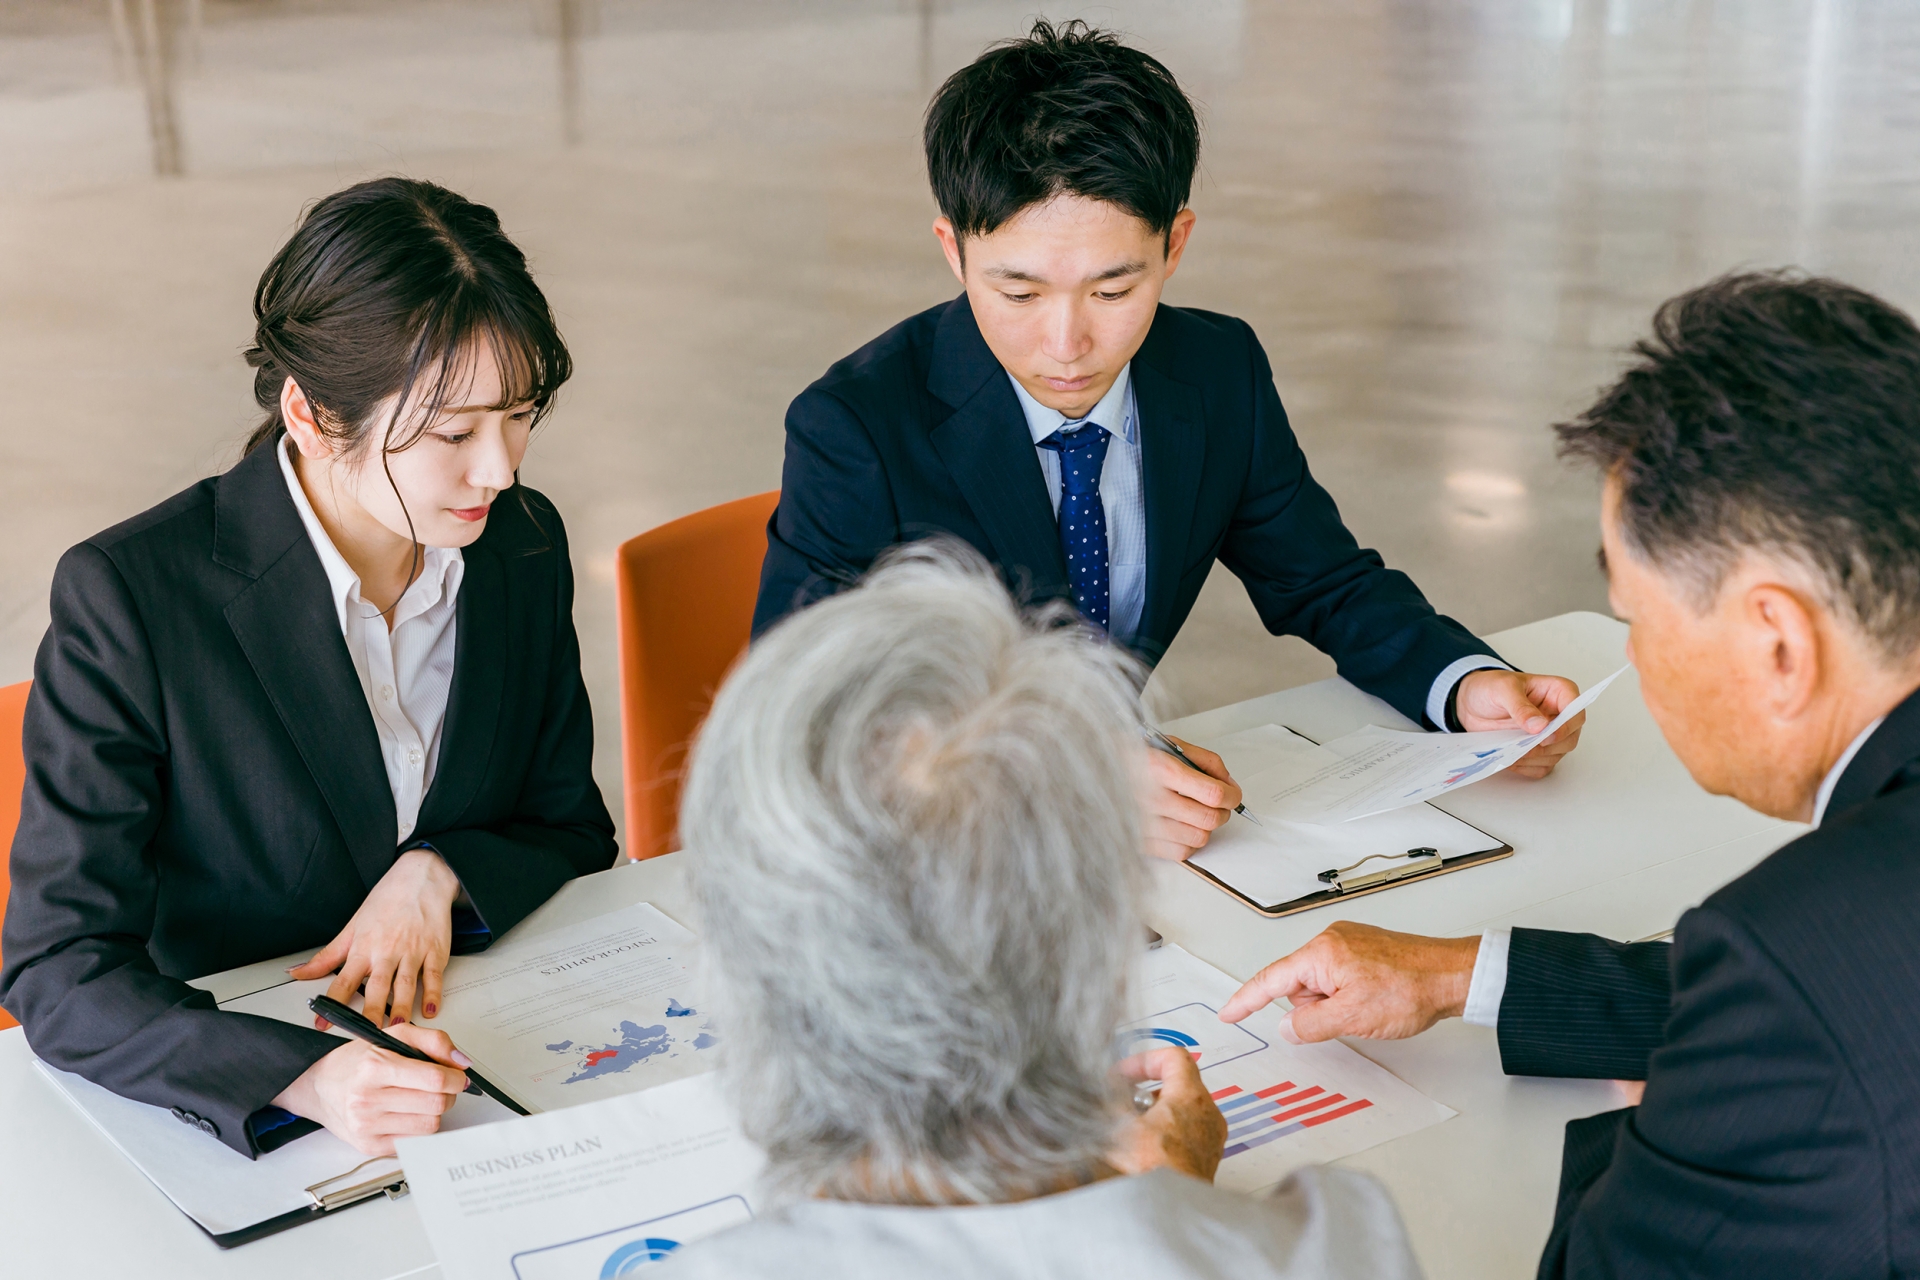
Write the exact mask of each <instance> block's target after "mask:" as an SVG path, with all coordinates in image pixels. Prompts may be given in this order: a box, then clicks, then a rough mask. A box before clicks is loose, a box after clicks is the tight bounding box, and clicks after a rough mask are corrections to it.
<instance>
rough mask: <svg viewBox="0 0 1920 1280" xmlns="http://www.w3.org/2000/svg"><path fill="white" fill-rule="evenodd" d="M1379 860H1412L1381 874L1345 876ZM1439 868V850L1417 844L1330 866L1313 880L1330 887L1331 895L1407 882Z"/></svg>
mask: <svg viewBox="0 0 1920 1280" xmlns="http://www.w3.org/2000/svg"><path fill="white" fill-rule="evenodd" d="M1381 858H1410V859H1412V861H1410V862H1406V863H1403V864H1401V865H1400V866H1397V867H1388V868H1387V869H1386V870H1385V871H1370V872H1368V873H1367V874H1366V875H1363V876H1349V875H1348V874H1347V873H1348V872H1350V871H1353V870H1356V869H1357V868H1360V867H1364V866H1366V865H1367V863H1369V862H1373V861H1376V860H1378V859H1381ZM1441 865H1442V859H1441V857H1440V851H1439V850H1438V849H1436V848H1434V847H1433V846H1431V845H1421V846H1420V847H1419V848H1417V849H1409V850H1407V851H1406V852H1405V853H1376V854H1372V855H1370V856H1368V857H1365V858H1362V859H1360V861H1358V862H1355V863H1353V864H1351V865H1349V866H1345V867H1331V868H1329V869H1328V870H1326V871H1322V872H1321V873H1320V874H1319V876H1318V877H1316V878H1317V879H1318V880H1319V881H1320V882H1321V883H1322V884H1325V885H1329V886H1331V887H1332V889H1333V891H1334V892H1335V893H1352V892H1355V891H1357V890H1360V889H1371V888H1375V887H1376V886H1379V885H1383V884H1392V883H1393V882H1394V881H1396V880H1411V879H1412V878H1413V877H1415V876H1424V875H1426V874H1428V873H1429V872H1432V871H1438V870H1439V869H1440V867H1441Z"/></svg>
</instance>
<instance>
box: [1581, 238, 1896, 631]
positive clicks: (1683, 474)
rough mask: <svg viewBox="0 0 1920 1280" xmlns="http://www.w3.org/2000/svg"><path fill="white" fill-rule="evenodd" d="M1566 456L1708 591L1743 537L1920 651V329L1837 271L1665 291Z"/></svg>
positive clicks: (1645, 556) (1630, 527)
mask: <svg viewBox="0 0 1920 1280" xmlns="http://www.w3.org/2000/svg"><path fill="white" fill-rule="evenodd" d="M1634 352H1635V354H1637V355H1638V356H1639V357H1640V358H1639V361H1638V362H1637V363H1636V364H1635V365H1634V366H1633V367H1632V368H1630V369H1628V370H1627V372H1626V373H1625V374H1624V375H1622V376H1621V378H1620V380H1619V381H1618V382H1616V383H1615V384H1614V385H1613V386H1612V387H1610V388H1608V389H1607V391H1605V392H1604V393H1603V394H1602V395H1601V397H1600V399H1599V400H1598V401H1597V402H1596V403H1595V404H1594V405H1593V407H1592V408H1590V409H1588V410H1587V411H1586V412H1585V413H1583V414H1581V415H1580V416H1579V417H1578V418H1576V419H1575V420H1573V421H1572V422H1565V423H1561V424H1560V425H1559V426H1557V427H1556V428H1554V430H1555V431H1556V432H1557V433H1558V434H1559V437H1560V449H1561V452H1562V453H1563V454H1568V455H1572V456H1575V457H1580V458H1584V459H1587V460H1589V461H1591V462H1594V463H1597V464H1598V465H1599V466H1600V468H1601V469H1602V470H1603V471H1605V472H1606V474H1607V475H1609V476H1610V477H1612V478H1613V479H1614V480H1615V481H1616V482H1617V484H1618V486H1619V497H1620V507H1619V517H1618V518H1619V532H1620V536H1621V539H1622V541H1623V542H1624V543H1625V544H1626V545H1627V548H1628V549H1629V551H1631V552H1632V553H1633V554H1634V555H1635V556H1636V557H1637V558H1639V559H1640V560H1641V561H1642V562H1643V563H1647V564H1649V565H1652V566H1654V567H1656V568H1658V569H1660V570H1662V571H1664V572H1667V573H1669V574H1672V575H1674V576H1677V577H1679V578H1680V579H1681V581H1682V582H1683V583H1684V584H1685V585H1686V586H1687V587H1688V589H1689V591H1690V592H1691V593H1692V594H1693V595H1694V597H1695V602H1696V603H1697V604H1699V605H1700V606H1702V607H1704V606H1705V605H1706V604H1708V603H1710V602H1711V600H1712V599H1713V598H1714V596H1716V595H1717V594H1718V592H1719V589H1720V586H1721V584H1722V583H1723V582H1724V581H1725V577H1726V574H1727V572H1728V571H1729V570H1730V569H1731V568H1732V567H1733V566H1734V564H1735V562H1736V561H1737V560H1738V559H1739V558H1740V556H1741V554H1742V553H1743V552H1745V551H1748V550H1755V551H1760V552H1762V553H1768V554H1774V555H1780V556H1785V557H1787V558H1789V559H1791V560H1794V561H1798V562H1799V563H1800V564H1802V565H1804V566H1806V568H1807V569H1809V570H1810V571H1812V573H1813V574H1814V576H1815V578H1816V579H1817V581H1818V582H1819V583H1820V584H1822V585H1823V587H1824V589H1825V593H1826V595H1827V603H1828V605H1829V606H1830V607H1832V608H1833V609H1834V610H1835V611H1836V612H1838V613H1840V614H1841V615H1842V616H1843V617H1850V618H1851V620H1852V621H1853V622H1854V623H1855V624H1857V625H1858V626H1859V628H1860V629H1861V630H1862V631H1863V632H1864V633H1865V634H1866V635H1867V636H1868V637H1869V638H1871V639H1872V640H1873V641H1874V642H1875V643H1877V645H1878V646H1879V647H1880V649H1881V650H1882V652H1883V654H1884V655H1885V656H1886V657H1887V658H1889V659H1893V660H1895V661H1900V660H1904V659H1905V658H1907V657H1909V656H1911V655H1912V654H1913V653H1914V652H1915V650H1916V649H1920V329H1916V328H1915V327H1914V323H1913V321H1912V319H1910V318H1909V317H1908V316H1907V315H1906V313H1905V312H1902V311H1900V310H1899V309H1897V308H1895V307H1893V306H1891V305H1889V304H1888V303H1886V302H1883V301H1881V300H1880V299H1879V298H1876V297H1874V296H1873V295H1872V294H1870V293H1866V292H1864V291H1862V290H1860V289H1856V288H1853V287H1852V286H1851V285H1845V284H1842V283H1840V282H1839V281H1837V280H1827V279H1821V278H1818V277H1808V276H1803V275H1799V274H1797V273H1793V272H1785V271H1774V272H1749V273H1743V274H1735V275H1727V276H1722V277H1721V278H1720V279H1718V280H1715V281H1713V282H1712V283H1710V284H1706V285H1703V286H1701V287H1700V288H1698V289H1695V290H1693V291H1692V292H1690V293H1684V294H1681V295H1680V296H1679V297H1677V298H1674V299H1672V300H1670V301H1668V302H1666V303H1665V304H1663V305H1662V306H1661V307H1660V310H1659V312H1658V313H1657V314H1656V315H1655V316H1654V321H1653V337H1652V338H1651V339H1648V340H1646V341H1642V342H1640V343H1638V344H1636V345H1635V347H1634Z"/></svg>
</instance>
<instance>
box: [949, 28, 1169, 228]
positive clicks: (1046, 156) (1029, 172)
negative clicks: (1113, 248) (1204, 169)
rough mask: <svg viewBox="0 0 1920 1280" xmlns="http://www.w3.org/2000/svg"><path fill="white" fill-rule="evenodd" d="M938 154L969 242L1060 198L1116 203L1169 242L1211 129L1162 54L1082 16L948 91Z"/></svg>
mask: <svg viewBox="0 0 1920 1280" xmlns="http://www.w3.org/2000/svg"><path fill="white" fill-rule="evenodd" d="M926 147H927V177H928V179H929V180H930V181H931V182H932V184H933V198H934V199H935V200H936V201H937V202H938V203H939V205H940V212H941V213H943V214H945V215H946V216H947V219H948V221H950V222H952V223H953V229H954V233H955V235H957V236H960V237H965V236H972V235H988V234H990V233H992V232H993V231H995V230H996V229H998V228H999V227H1002V226H1004V225H1005V224H1006V223H1007V222H1009V221H1011V220H1012V219H1013V218H1014V216H1015V215H1017V214H1018V213H1019V212H1020V211H1021V210H1022V209H1025V208H1027V207H1028V206H1030V205H1035V204H1039V203H1042V202H1043V201H1046V200H1050V199H1052V198H1053V197H1055V196H1058V195H1077V196H1085V197H1086V198H1088V199H1090V200H1104V201H1106V202H1107V203H1109V204H1113V205H1117V206H1119V207H1120V208H1122V209H1124V210H1126V211H1127V212H1128V213H1130V214H1132V215H1133V216H1134V217H1136V218H1139V219H1140V220H1141V221H1142V222H1145V223H1146V224H1147V225H1148V226H1149V227H1151V228H1152V229H1153V231H1154V232H1155V234H1157V235H1161V236H1165V235H1166V234H1167V232H1168V231H1169V230H1171V229H1172V227H1173V220H1174V217H1175V216H1176V215H1177V214H1179V212H1180V211H1181V210H1182V209H1184V208H1186V207H1187V195H1188V193H1189V192H1190V191H1191V190H1192V189H1193V174H1194V170H1195V168H1196V167H1198V165H1199V163H1200V124H1199V121H1198V120H1197V119H1196V118H1195V117H1194V114H1193V104H1192V103H1191V102H1189V101H1187V95H1186V94H1185V93H1183V92H1181V90H1180V85H1179V83H1178V82H1177V81H1175V80H1174V78H1173V73H1172V72H1170V71H1168V70H1167V69H1166V68H1165V67H1163V66H1161V65H1160V63H1159V62H1157V61H1155V60H1154V59H1153V58H1151V57H1149V56H1147V55H1146V54H1144V53H1141V52H1140V51H1139V50H1138V49H1129V48H1128V47H1127V46H1126V45H1124V44H1121V43H1120V40H1119V38H1118V37H1116V36H1114V35H1112V34H1110V33H1108V32H1105V31H1099V30H1095V29H1094V28H1092V27H1089V26H1088V25H1087V24H1086V23H1084V22H1081V21H1079V20H1077V19H1076V20H1075V21H1072V22H1069V23H1066V24H1065V25H1063V26H1060V27H1055V26H1053V25H1052V24H1051V23H1048V22H1045V21H1039V22H1035V23H1034V24H1033V29H1032V31H1030V32H1029V33H1028V34H1027V38H1026V39H1024V40H1009V41H1006V42H1004V43H1002V44H999V45H995V46H994V47H993V48H991V49H989V50H987V52H985V53H983V54H981V55H980V57H979V58H978V59H976V60H975V61H974V62H973V63H972V65H970V66H967V67H963V68H962V69H960V70H959V71H956V72H954V74H953V75H952V76H951V77H949V78H948V80H947V82H946V83H945V84H943V85H941V86H940V92H938V93H937V94H935V95H934V97H933V102H932V104H931V105H930V106H928V108H927V126H926Z"/></svg>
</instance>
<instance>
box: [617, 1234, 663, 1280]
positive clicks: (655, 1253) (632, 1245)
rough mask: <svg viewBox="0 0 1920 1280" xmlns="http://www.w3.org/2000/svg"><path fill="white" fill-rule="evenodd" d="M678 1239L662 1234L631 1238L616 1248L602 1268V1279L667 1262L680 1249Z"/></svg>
mask: <svg viewBox="0 0 1920 1280" xmlns="http://www.w3.org/2000/svg"><path fill="white" fill-rule="evenodd" d="M679 1247H680V1242H679V1241H678V1240H668V1239H666V1238H665V1237H662V1236H647V1237H646V1238H645V1239H641V1240H629V1241H628V1242H627V1243H626V1244H623V1245H621V1246H620V1247H619V1248H618V1249H615V1250H614V1251H613V1252H612V1253H611V1254H610V1255H608V1257H607V1261H606V1263H605V1265H603V1266H602V1267H601V1268H600V1280H615V1277H618V1276H629V1275H632V1274H633V1273H634V1272H636V1271H638V1270H639V1269H640V1268H641V1267H644V1266H647V1265H648V1264H649V1263H654V1262H665V1261H666V1260H667V1259H668V1258H669V1257H671V1256H673V1253H674V1251H675V1250H677V1249H679Z"/></svg>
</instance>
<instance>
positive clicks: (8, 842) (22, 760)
mask: <svg viewBox="0 0 1920 1280" xmlns="http://www.w3.org/2000/svg"><path fill="white" fill-rule="evenodd" d="M32 687H33V681H31V680H23V681H21V682H20V683H19V684H10V685H8V686H7V687H6V688H4V689H0V916H5V915H6V913H7V888H8V885H9V880H8V875H7V870H8V867H9V865H10V864H11V863H12V860H13V858H12V853H13V830H14V828H15V827H17V826H19V825H20V789H21V788H22V787H24V786H26V785H27V753H26V750H25V749H24V748H23V747H21V745H20V727H21V724H22V722H23V721H25V719H26V716H27V690H28V689H30V688H32ZM18 1025H19V1023H17V1022H15V1021H14V1020H13V1019H12V1018H10V1017H8V1016H7V1012H6V1010H4V1009H0V1030H5V1029H6V1028H8V1027H14V1026H18Z"/></svg>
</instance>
